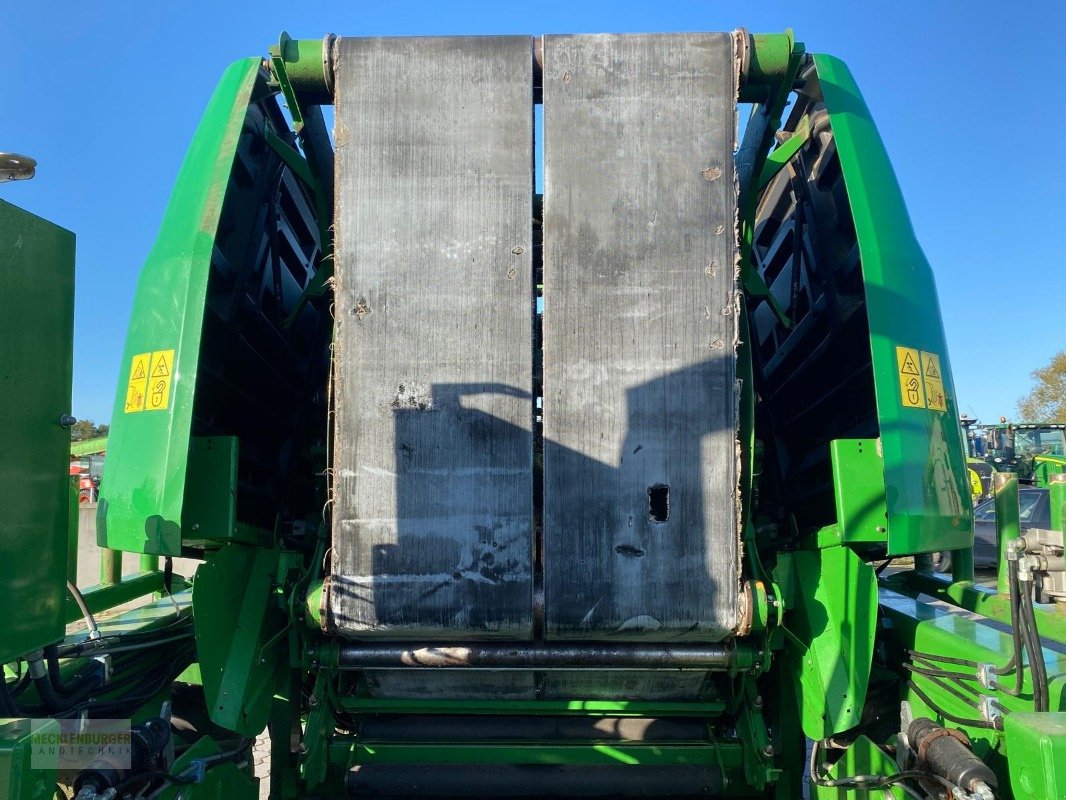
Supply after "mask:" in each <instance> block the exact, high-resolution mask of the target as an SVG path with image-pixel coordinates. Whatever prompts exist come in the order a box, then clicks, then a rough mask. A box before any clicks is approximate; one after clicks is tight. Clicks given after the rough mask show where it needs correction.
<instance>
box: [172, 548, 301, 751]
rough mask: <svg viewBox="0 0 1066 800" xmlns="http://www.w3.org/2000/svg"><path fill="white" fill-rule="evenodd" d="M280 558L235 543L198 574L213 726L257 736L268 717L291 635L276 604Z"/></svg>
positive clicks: (196, 600) (199, 638) (197, 615)
mask: <svg viewBox="0 0 1066 800" xmlns="http://www.w3.org/2000/svg"><path fill="white" fill-rule="evenodd" d="M277 572H278V554H277V552H275V551H272V550H263V549H259V548H253V547H246V546H243V545H239V544H231V545H227V546H226V547H223V548H222V549H221V550H218V551H217V552H215V553H212V554H210V555H209V556H208V560H207V563H205V564H203V565H201V566H200V567H199V569H197V570H196V578H195V580H194V581H193V596H192V599H193V609H194V619H195V621H196V653H197V659H198V661H199V662H200V675H201V678H202V680H203V686H204V695H205V696H206V698H207V706H208V713H209V714H210V716H211V720H212V721H213V722H214V723H216V724H217V725H221V726H222V727H224V728H228V729H229V730H232V731H236V732H237V733H239V734H241V735H242V736H256V735H258V734H259V733H260V732H261V731H262V730H263V728H264V727H266V724H267V720H268V719H269V718H270V706H271V701H272V699H273V696H274V689H275V687H276V686H277V685H278V676H279V674H280V673H281V671H282V669H283V667H284V665H285V658H286V656H287V654H288V645H289V640H288V637H286V636H283V635H281V632H282V631H283V630H284V628H285V618H284V615H283V614H282V612H281V611H280V609H278V608H277V607H275V606H273V605H272V601H273V599H274V595H273V594H272V592H271V589H272V587H273V586H275V585H276V584H277V582H278V581H277Z"/></svg>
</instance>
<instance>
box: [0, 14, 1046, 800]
mask: <svg viewBox="0 0 1066 800" xmlns="http://www.w3.org/2000/svg"><path fill="white" fill-rule="evenodd" d="M538 105H540V106H541V107H542V113H543V124H542V125H538V124H537V123H536V122H535V120H536V116H535V108H536V106H538ZM326 106H332V107H333V111H332V114H333V117H334V125H333V130H332V135H331V134H330V131H329V129H328V124H327V122H326V116H327V115H326V114H325V113H324V111H323V107H326ZM741 109H743V110H745V111H747V112H749V113H750V115H749V116H748V118H747V125H746V127H745V128H744V136H743V139H742V140H741V141H739V142H738V141H737V140H736V135H735V131H736V130H737V117H738V114H739V112H740V110H741ZM786 109H788V113H787V115H786V114H785V111H786ZM538 140H539V142H540V144H541V145H542V147H543V159H542V163H541V164H537V163H536V157H535V153H536V151H537V150H536V148H535V144H536V143H537V141H538ZM5 241H6V239H5ZM120 381H121V384H120V386H119V390H118V393H117V397H116V404H115V410H114V415H113V417H112V424H111V430H110V433H109V439H108V461H107V466H106V474H105V479H104V481H103V489H102V497H101V500H100V505H99V513H98V517H97V531H98V536H99V543H100V545H101V546H102V547H104V548H107V549H108V550H109V551H112V550H118V551H126V552H136V553H141V554H144V555H145V556H146V557H148V558H147V559H146V560H144V561H142V565H143V566H144V567H145V568H146V569H145V571H144V572H142V573H139V574H137V575H133V576H126V577H124V578H123V579H122V580H121V581H119V582H116V583H113V584H109V585H104V586H100V587H93V588H92V589H87V590H86V591H84V592H80V593H75V598H76V599H77V601H78V602H80V603H81V605H82V606H84V608H82V607H79V606H78V605H76V604H75V600H74V599H72V600H71V601H70V607H69V608H68V609H67V619H68V621H70V620H74V619H77V618H78V617H79V616H87V617H88V618H89V619H88V623H87V628H88V630H87V631H81V632H79V631H74V632H71V633H69V634H68V635H67V636H66V637H65V638H63V639H60V638H59V636H60V633H61V632H59V631H51V632H50V633H49V635H48V636H46V637H44V638H42V639H41V641H39V642H36V641H35V642H33V643H32V645H31V644H29V643H27V645H26V647H27V648H29V647H32V648H36V649H32V650H31V649H23V648H15V649H14V650H12V651H11V652H10V653H8V652H7V651H5V657H9V658H10V661H11V663H10V665H9V666H8V671H9V679H8V680H7V681H6V682H5V686H4V694H3V696H2V697H0V701H2V703H3V706H4V708H3V709H2V713H5V714H7V715H9V716H10V717H12V718H13V720H12V722H11V723H10V724H11V725H15V726H18V725H21V724H23V723H26V722H27V720H37V721H38V722H41V721H43V720H45V719H55V720H60V721H62V720H67V719H79V718H82V719H84V718H89V719H94V718H103V717H124V718H129V719H130V720H131V722H130V730H132V731H133V738H134V740H135V741H136V742H139V743H140V744H137V745H136V746H135V747H134V748H133V751H132V752H133V755H132V756H131V758H130V759H129V761H128V763H126V762H123V763H122V764H116V763H110V762H109V763H108V764H106V765H104V766H101V764H100V763H95V764H91V765H89V764H85V765H78V766H77V767H76V768H71V769H70V770H69V771H68V772H69V774H64V773H63V772H62V770H61V771H60V772H58V773H55V774H56V778H55V779H56V780H58V782H59V784H60V787H61V788H60V791H64V792H68V793H70V794H72V795H73V794H76V795H77V797H78V798H79V800H95V798H103V799H106V800H110V798H112V797H116V796H118V797H125V796H127V795H128V796H130V797H134V798H140V797H144V798H159V800H169V798H171V797H178V796H181V797H182V798H195V797H207V796H221V795H222V794H223V793H225V794H226V795H228V796H229V797H231V798H235V797H238V796H239V797H254V796H255V793H256V786H255V781H254V780H252V779H251V778H250V775H251V761H252V757H251V747H252V742H253V741H254V740H255V739H256V737H259V736H261V735H262V734H263V732H264V731H267V732H268V733H269V747H270V758H269V767H270V778H269V792H270V796H271V797H272V798H274V800H282V798H296V797H318V796H320V797H325V796H335V795H337V794H341V793H347V794H349V795H351V796H355V797H549V796H550V797H571V796H584V797H725V796H733V797H761V796H771V795H772V796H776V797H781V798H792V797H799V796H801V794H802V791H803V788H802V787H803V784H804V782H805V781H809V782H810V785H811V794H812V795H813V796H817V797H827V798H828V797H848V796H855V797H860V796H868V795H870V794H873V793H881V794H890V795H892V796H895V797H904V796H908V795H909V796H918V797H942V796H951V797H956V798H967V797H975V798H982V800H987V799H988V798H992V797H1002V798H1007V797H1017V798H1029V797H1033V798H1036V797H1061V796H1066V775H1064V774H1063V772H1064V768H1063V764H1064V763H1066V736H1064V730H1066V713H1064V712H1066V700H1064V698H1063V687H1064V685H1066V682H1064V676H1066V661H1064V660H1063V655H1062V652H1063V651H1062V647H1063V644H1062V643H1063V642H1066V625H1064V623H1063V617H1062V614H1061V611H1060V610H1059V609H1058V608H1057V607H1055V606H1042V605H1041V604H1039V603H1035V602H1034V591H1033V589H1032V587H1033V584H1034V583H1036V584H1040V583H1041V582H1042V581H1045V580H1050V579H1051V577H1049V576H1053V575H1054V574H1055V573H1057V572H1061V570H1062V568H1063V550H1062V531H1063V529H1064V526H1066V520H1064V517H1063V507H1064V503H1066V483H1058V482H1056V483H1052V484H1051V489H1050V490H1051V493H1052V500H1053V520H1052V521H1053V528H1054V530H1051V531H1044V532H1040V535H1039V536H1034V535H1031V532H1027V534H1026V536H1025V537H1020V536H1019V535H1018V534H1019V529H1018V509H1017V483H1016V480H1015V481H1012V480H1010V479H1007V480H1005V481H1000V482H999V484H1000V485H999V489H998V492H999V493H998V495H997V496H998V497H999V498H1000V501H1001V503H1000V506H1001V507H1000V509H999V511H1000V513H999V514H998V517H997V525H998V526H999V535H1000V538H1001V548H1002V552H1003V554H1004V565H1005V570H1004V573H1005V574H1004V576H1003V577H1002V579H1001V581H1000V583H999V588H1000V591H999V592H998V593H997V592H995V591H992V590H986V589H983V588H981V587H979V586H976V585H975V584H974V576H973V561H972V552H971V549H970V548H971V546H972V536H973V533H972V531H973V520H972V511H971V508H970V501H969V488H968V483H967V480H966V467H965V452H964V446H963V441H962V438H961V434H960V430H959V426H958V425H957V424H956V422H955V421H956V419H957V418H958V414H957V406H956V402H955V396H954V387H953V383H952V378H951V369H950V363H949V360H948V354H947V350H946V345H945V337H944V331H943V327H942V323H941V319H940V314H939V309H938V306H937V299H936V291H935V286H934V281H933V275H932V271H931V269H930V267H929V264H928V262H927V261H926V259H925V256H924V255H923V253H922V250H921V248H920V246H919V245H918V243H917V241H916V239H915V236H914V233H913V231H912V229H911V225H910V222H909V219H908V216H907V212H906V208H905V206H904V203H903V199H902V195H901V192H900V189H899V186H898V184H897V182H896V179H895V177H894V175H893V172H892V169H891V166H890V164H889V161H888V157H887V154H886V152H885V148H884V145H883V143H882V142H881V139H880V137H879V135H878V132H877V129H876V127H875V125H874V123H873V120H872V118H871V116H870V113H869V111H868V109H867V108H866V105H865V103H864V101H863V99H862V95H861V94H860V92H859V90H858V87H857V86H856V84H855V81H854V79H853V78H852V76H851V74H850V73H849V72H848V70H847V68H846V67H845V65H844V64H843V63H842V62H840V61H839V60H837V59H835V58H832V57H830V56H824V55H812V54H809V53H807V52H806V50H805V48H804V47H803V46H802V45H801V44H799V43H798V42H796V41H795V40H794V38H793V36H792V34H791V32H787V33H784V34H772V35H750V34H748V33H747V32H745V31H743V30H741V31H735V32H733V33H718V34H710V33H708V34H695V33H689V34H640V35H595V36H593V35H562V36H551V35H547V36H542V37H524V36H506V37H424V38H338V37H334V36H327V37H326V38H325V39H322V40H293V39H290V38H289V37H288V36H285V35H282V37H281V41H280V42H279V44H278V45H277V46H275V47H273V48H272V49H271V55H270V58H269V59H265V60H264V59H260V58H248V59H244V60H241V61H237V62H235V63H234V64H233V65H232V66H231V67H230V68H229V69H228V70H227V71H226V72H225V74H224V75H223V77H222V79H221V81H220V83H219V85H218V88H217V89H216V91H215V94H214V96H213V97H212V98H211V100H210V103H209V105H208V108H207V110H206V112H205V113H204V116H203V119H202V121H201V123H200V126H199V128H198V130H197V132H196V135H195V138H194V140H193V142H192V144H191V146H190V149H189V153H188V155H187V157H186V160H185V163H184V164H183V166H182V169H181V172H180V173H179V176H178V180H177V183H176V185H175V188H174V191H173V194H172V196H171V201H170V205H169V207H168V209H167V212H166V216H165V219H164V221H163V226H162V229H161V232H160V235H159V238H158V240H157V242H156V245H155V247H154V248H153V250H152V252H151V254H150V255H149V258H148V261H147V263H146V265H145V267H144V269H143V271H142V273H141V278H140V283H139V285H138V288H137V293H136V298H135V302H134V307H133V312H132V316H131V322H130V328H129V333H128V335H127V339H126V347H125V353H124V355H123V360H122V365H121V375H120ZM64 453H65V451H64ZM57 469H62V464H60V465H59V466H58V467H57ZM1012 500H1013V502H1012ZM56 502H59V500H58V499H57V500H56ZM15 531H16V528H14V527H11V528H5V530H3V531H0V536H2V537H3V538H2V540H3V542H4V546H5V547H6V548H9V549H10V547H13V546H15V543H18V542H21V544H19V545H18V546H19V547H21V548H22V549H21V550H20V551H19V552H22V553H25V554H27V557H28V554H29V553H30V548H31V546H30V545H29V544H27V543H25V542H24V540H19V539H17V534H16V533H15ZM60 534H62V535H63V536H64V537H65V535H66V533H65V532H64V531H59V533H57V534H56V535H57V536H59V535H60ZM944 550H950V551H953V560H952V562H953V564H954V568H953V569H954V571H953V574H952V575H951V576H945V575H940V574H937V573H934V572H933V570H932V560H931V555H930V554H932V553H936V552H941V551H944ZM151 557H162V558H163V559H164V560H165V561H164V564H165V566H164V569H163V570H161V571H157V570H153V569H148V567H151V566H152V562H153V559H152V558H151ZM175 557H189V558H195V559H199V560H200V561H202V563H201V565H200V566H199V567H198V568H197V569H196V571H195V575H190V576H186V577H187V578H188V579H189V580H186V579H184V578H181V577H178V576H175V575H174V574H173V570H172V568H171V566H170V565H171V559H173V558H175ZM902 557H913V566H912V565H911V564H909V563H906V562H904V561H903V558H902ZM894 559H900V561H899V562H897V565H896V567H895V568H894V569H892V570H890V571H884V570H885V569H886V568H887V567H889V566H890V565H891V564H892V561H893V560H894ZM3 588H4V589H7V587H3ZM153 593H155V594H153ZM53 594H54V593H53ZM138 596H145V597H148V600H147V602H146V603H145V605H143V606H142V607H141V608H138V609H136V610H135V611H133V612H125V613H123V614H120V615H119V616H117V617H115V618H113V619H110V620H108V621H101V622H97V621H96V620H95V619H92V617H91V612H94V611H99V610H101V609H104V608H107V607H110V606H116V605H118V604H120V603H124V602H126V601H128V600H129V599H130V598H133V597H138ZM1041 636H1043V637H1044V638H1043V639H1041V638H1040V637H1041ZM29 742H32V737H31V738H29V739H27V738H26V736H25V732H24V730H23V728H12V732H11V733H10V735H8V734H6V733H5V732H4V729H3V728H0V745H2V747H0V759H2V758H7V760H6V761H4V760H0V766H4V765H8V766H6V767H5V769H7V770H8V771H7V773H0V787H4V786H7V787H8V788H7V791H6V793H4V792H0V794H5V796H6V797H10V798H19V800H23V798H29V797H31V796H37V794H39V792H40V785H39V784H40V781H37V782H36V783H34V781H32V780H30V779H28V778H25V777H24V773H23V772H19V770H21V769H22V766H21V765H22V764H23V762H22V761H20V758H24V757H28V748H30V744H28V743H29ZM138 748H139V749H138ZM7 753H11V754H12V755H11V756H10V757H8V756H7V755H5V754H7ZM8 767H10V768H8ZM54 769H55V768H54V767H53V771H54ZM48 774H49V775H52V774H53V773H48ZM5 778H6V780H7V783H4V780H5Z"/></svg>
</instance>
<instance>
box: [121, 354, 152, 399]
mask: <svg viewBox="0 0 1066 800" xmlns="http://www.w3.org/2000/svg"><path fill="white" fill-rule="evenodd" d="M151 355H152V354H151V353H140V354H139V355H135V356H134V357H133V360H132V361H131V362H130V379H129V382H128V383H127V386H126V413H127V414H132V413H134V412H135V411H144V396H145V393H146V391H147V389H148V366H149V361H150V360H151Z"/></svg>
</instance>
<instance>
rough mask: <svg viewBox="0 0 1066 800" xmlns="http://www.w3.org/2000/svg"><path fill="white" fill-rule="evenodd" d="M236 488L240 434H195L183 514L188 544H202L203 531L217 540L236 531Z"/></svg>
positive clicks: (190, 451) (190, 448) (190, 449)
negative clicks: (238, 437) (238, 439)
mask: <svg viewBox="0 0 1066 800" xmlns="http://www.w3.org/2000/svg"><path fill="white" fill-rule="evenodd" d="M236 490H237V437H236V436H194V437H193V438H192V440H191V442H190V445H189V480H188V484H187V485H186V487H185V508H184V510H183V514H182V518H183V519H184V521H185V526H184V527H185V540H186V543H190V541H196V542H198V543H199V542H200V541H201V540H199V539H198V538H197V537H198V536H200V535H203V534H210V535H211V536H212V537H213V538H214V539H216V540H217V539H222V538H226V537H227V536H228V537H232V536H233V535H235V534H236V532H237V497H236ZM201 532H202V533H201Z"/></svg>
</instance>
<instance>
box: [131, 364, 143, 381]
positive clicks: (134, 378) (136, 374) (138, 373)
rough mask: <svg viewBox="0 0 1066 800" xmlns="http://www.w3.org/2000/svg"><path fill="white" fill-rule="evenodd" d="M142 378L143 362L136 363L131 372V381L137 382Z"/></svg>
mask: <svg viewBox="0 0 1066 800" xmlns="http://www.w3.org/2000/svg"><path fill="white" fill-rule="evenodd" d="M143 377H144V362H143V361H138V362H137V366H136V368H135V369H134V370H133V374H132V375H130V380H131V381H137V380H140V379H141V378H143Z"/></svg>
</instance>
